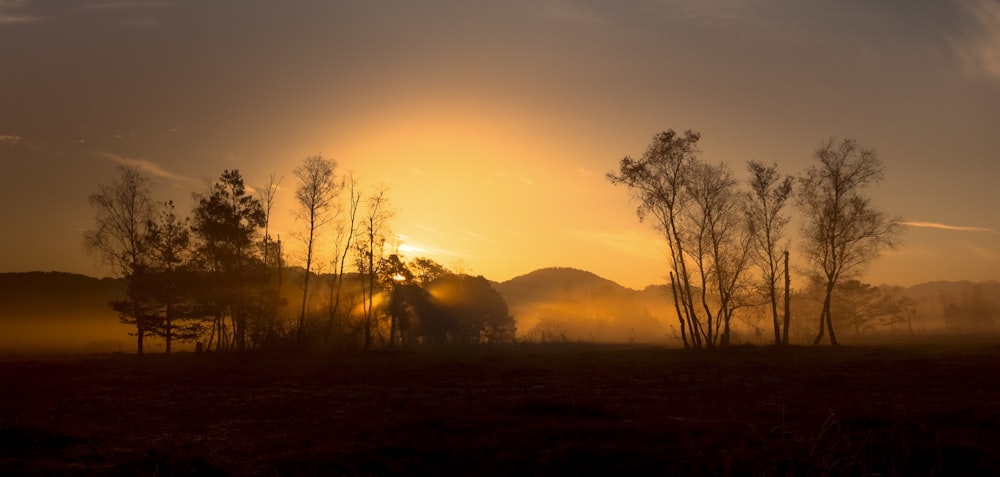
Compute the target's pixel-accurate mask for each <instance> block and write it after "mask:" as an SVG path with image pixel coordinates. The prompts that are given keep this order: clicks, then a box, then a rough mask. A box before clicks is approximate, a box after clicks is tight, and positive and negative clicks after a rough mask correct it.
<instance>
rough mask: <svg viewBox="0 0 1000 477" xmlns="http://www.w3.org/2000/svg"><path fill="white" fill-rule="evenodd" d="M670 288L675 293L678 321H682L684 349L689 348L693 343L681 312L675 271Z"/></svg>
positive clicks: (671, 275) (672, 274)
mask: <svg viewBox="0 0 1000 477" xmlns="http://www.w3.org/2000/svg"><path fill="white" fill-rule="evenodd" d="M670 290H671V291H672V292H673V295H674V309H675V310H677V321H679V322H680V326H681V341H682V342H684V349H689V348H690V347H691V345H689V344H688V339H687V332H686V331H685V325H684V315H682V314H681V305H680V303H679V302H678V301H677V283H676V282H675V281H674V272H670Z"/></svg>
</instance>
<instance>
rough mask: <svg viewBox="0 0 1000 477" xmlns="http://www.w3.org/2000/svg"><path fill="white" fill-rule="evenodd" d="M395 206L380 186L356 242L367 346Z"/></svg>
mask: <svg viewBox="0 0 1000 477" xmlns="http://www.w3.org/2000/svg"><path fill="white" fill-rule="evenodd" d="M391 217H392V210H391V209H390V208H389V198H388V197H387V195H386V191H385V189H381V190H379V191H377V192H375V193H374V194H372V195H371V196H369V197H368V201H367V210H366V211H365V216H364V217H363V220H364V223H363V224H362V227H363V229H362V231H363V233H362V237H361V240H358V241H357V242H355V249H356V252H355V260H356V262H355V263H356V265H357V269H358V273H359V274H360V275H361V276H362V279H363V283H362V289H361V290H362V299H363V306H362V308H363V310H364V317H363V320H364V349H365V350H366V351H367V350H368V349H369V348H371V345H372V338H373V332H374V331H375V325H376V322H375V320H376V315H375V310H374V305H375V294H376V292H377V291H378V290H377V289H376V285H377V284H378V269H377V268H376V264H377V263H379V260H381V258H382V254H383V253H384V251H385V241H386V236H387V235H388V233H389V231H388V227H389V219H390V218H391Z"/></svg>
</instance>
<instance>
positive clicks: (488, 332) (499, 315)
mask: <svg viewBox="0 0 1000 477" xmlns="http://www.w3.org/2000/svg"><path fill="white" fill-rule="evenodd" d="M426 289H427V290H428V292H429V293H430V295H431V296H432V303H433V305H434V309H435V313H433V314H431V315H429V316H421V331H422V334H423V337H424V340H425V341H426V342H428V343H432V344H434V343H437V344H441V343H446V342H449V341H450V342H451V343H454V344H492V343H504V342H513V341H514V338H515V335H516V332H517V328H516V322H515V321H514V317H513V316H511V314H510V311H509V310H508V308H507V302H506V301H504V299H503V297H502V296H501V295H500V293H498V292H497V291H496V289H494V288H493V286H492V285H490V282H489V281H488V280H486V279H485V278H483V277H482V276H478V277H473V276H470V275H456V274H447V275H443V276H441V277H439V278H437V279H436V280H434V281H433V282H431V283H429V284H428V285H427V287H426Z"/></svg>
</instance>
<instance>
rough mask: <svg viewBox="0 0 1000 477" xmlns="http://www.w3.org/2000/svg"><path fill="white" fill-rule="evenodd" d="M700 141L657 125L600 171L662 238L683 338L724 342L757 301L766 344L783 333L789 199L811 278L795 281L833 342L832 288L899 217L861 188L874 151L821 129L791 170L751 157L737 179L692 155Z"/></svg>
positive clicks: (838, 287)
mask: <svg viewBox="0 0 1000 477" xmlns="http://www.w3.org/2000/svg"><path fill="white" fill-rule="evenodd" d="M700 139H701V135H700V134H699V133H697V132H694V131H686V132H684V133H677V132H675V131H673V130H668V131H665V132H662V133H659V134H657V135H656V136H654V137H653V140H652V141H651V143H650V144H649V146H648V147H647V149H646V151H645V152H644V153H643V155H642V156H641V157H640V158H638V159H633V158H632V157H628V156H626V157H625V158H624V159H622V160H621V162H620V165H619V171H618V172H617V173H610V174H608V176H607V177H608V179H609V180H610V181H611V182H612V183H614V184H620V185H624V186H626V187H627V188H628V190H629V192H630V193H631V194H632V196H633V197H634V198H635V200H636V202H637V203H638V208H637V213H638V216H639V219H640V220H641V221H646V220H648V221H651V222H652V223H653V225H654V227H655V228H656V229H657V231H658V232H660V233H661V234H662V236H663V238H664V239H665V240H666V242H667V249H668V251H669V267H670V268H669V277H670V283H669V285H670V289H671V294H672V297H673V301H674V306H675V310H676V313H677V316H678V327H679V330H680V338H681V340H682V342H683V344H684V346H685V347H691V348H703V347H714V346H726V345H728V344H730V343H731V342H732V336H733V333H732V328H733V325H734V319H736V318H738V317H739V315H740V314H741V313H742V314H744V315H749V314H752V313H754V312H755V311H756V310H755V309H756V308H759V307H766V308H767V309H768V311H769V313H768V314H769V318H770V320H769V321H770V324H771V326H770V328H771V330H772V331H773V342H774V343H775V344H779V345H781V344H788V343H789V339H790V333H789V328H790V323H791V313H792V311H791V309H790V308H791V306H790V305H791V298H792V293H791V286H790V275H789V268H790V266H789V256H790V253H791V252H792V246H791V239H790V238H789V235H790V234H789V233H788V231H787V230H786V228H787V225H788V224H789V222H790V216H789V213H788V209H789V206H790V205H793V204H794V205H795V206H796V208H797V209H798V211H799V214H800V215H799V219H800V220H799V222H800V231H799V232H800V233H799V235H798V240H797V243H796V247H795V251H796V252H797V253H798V256H799V257H800V258H801V261H802V262H804V264H805V265H804V270H803V271H804V272H805V274H806V276H807V279H808V281H809V283H808V284H807V285H806V286H805V287H802V288H808V289H810V290H812V291H814V292H815V293H817V294H818V295H819V296H820V297H821V298H820V302H821V306H820V307H819V310H818V313H817V317H818V326H817V327H816V328H815V332H816V335H815V337H814V339H813V344H818V343H820V342H821V341H822V340H823V338H824V336H825V335H829V339H830V343H831V344H832V345H834V346H836V345H837V343H838V342H837V335H836V332H835V327H834V321H835V319H834V318H835V317H836V319H837V320H838V322H840V323H843V322H844V321H843V320H845V319H847V318H849V317H848V314H847V313H846V312H845V311H844V310H845V306H844V305H843V302H844V300H843V299H840V298H838V294H840V293H843V292H845V290H847V289H848V288H849V287H850V286H854V285H853V283H854V282H849V280H851V279H853V278H856V276H857V275H858V274H859V273H860V271H861V270H862V268H863V266H864V265H866V264H867V263H869V262H870V261H872V260H873V259H875V258H876V257H877V256H879V254H880V253H881V252H882V251H883V250H884V249H886V248H888V247H892V246H893V245H894V243H895V240H896V239H897V237H898V235H899V234H900V232H901V230H900V225H899V223H898V220H896V219H893V218H891V217H889V216H888V215H887V214H885V213H884V212H882V211H880V210H878V209H877V208H875V207H874V205H873V204H872V201H871V199H870V198H869V197H868V196H867V195H866V190H867V188H868V187H870V186H872V185H875V184H877V183H878V182H879V181H880V180H881V179H882V178H883V175H884V166H883V164H882V162H881V161H880V160H879V158H878V156H877V154H876V153H875V151H874V150H873V149H870V148H866V147H863V146H861V145H859V144H858V143H857V142H856V141H854V140H852V139H845V140H840V141H838V140H835V139H832V138H831V139H829V140H827V141H824V142H823V143H822V144H821V145H820V147H819V148H818V149H817V150H816V152H815V154H814V162H813V164H812V165H811V166H810V167H809V168H807V169H806V170H805V171H804V172H802V173H801V174H800V175H798V176H791V175H788V174H783V173H781V172H780V171H779V170H778V167H777V165H774V164H772V165H767V164H763V163H760V162H757V161H750V162H749V163H747V172H748V176H749V179H748V180H747V181H746V182H741V181H739V180H737V179H736V177H735V176H734V174H733V172H732V170H731V168H730V166H729V165H728V164H726V163H722V162H719V163H712V162H708V161H705V160H703V159H702V158H700V157H699V151H698V148H697V144H698V141H699V140H700ZM887 306H888V305H887ZM900 306H905V305H900ZM847 308H849V307H847ZM885 315H895V312H892V313H889V312H887V313H885ZM854 316H855V317H856V316H859V315H856V314H855V315H854ZM880 316H881V315H880ZM855 319H856V318H855ZM847 324H852V325H853V324H854V323H847ZM856 328H857V327H856Z"/></svg>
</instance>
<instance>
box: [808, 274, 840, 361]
mask: <svg viewBox="0 0 1000 477" xmlns="http://www.w3.org/2000/svg"><path fill="white" fill-rule="evenodd" d="M832 295H833V280H827V282H826V296H825V297H824V298H823V311H822V312H821V313H820V315H819V334H817V335H816V339H814V340H813V346H816V345H818V344H819V343H820V342H821V341H823V333H824V332H825V331H826V329H827V328H828V327H829V329H830V332H831V333H832V332H833V327H830V326H829V325H828V324H829V322H830V297H831V296H832ZM830 339H831V343H833V344H835V343H834V340H835V339H836V338H834V337H833V336H830Z"/></svg>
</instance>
